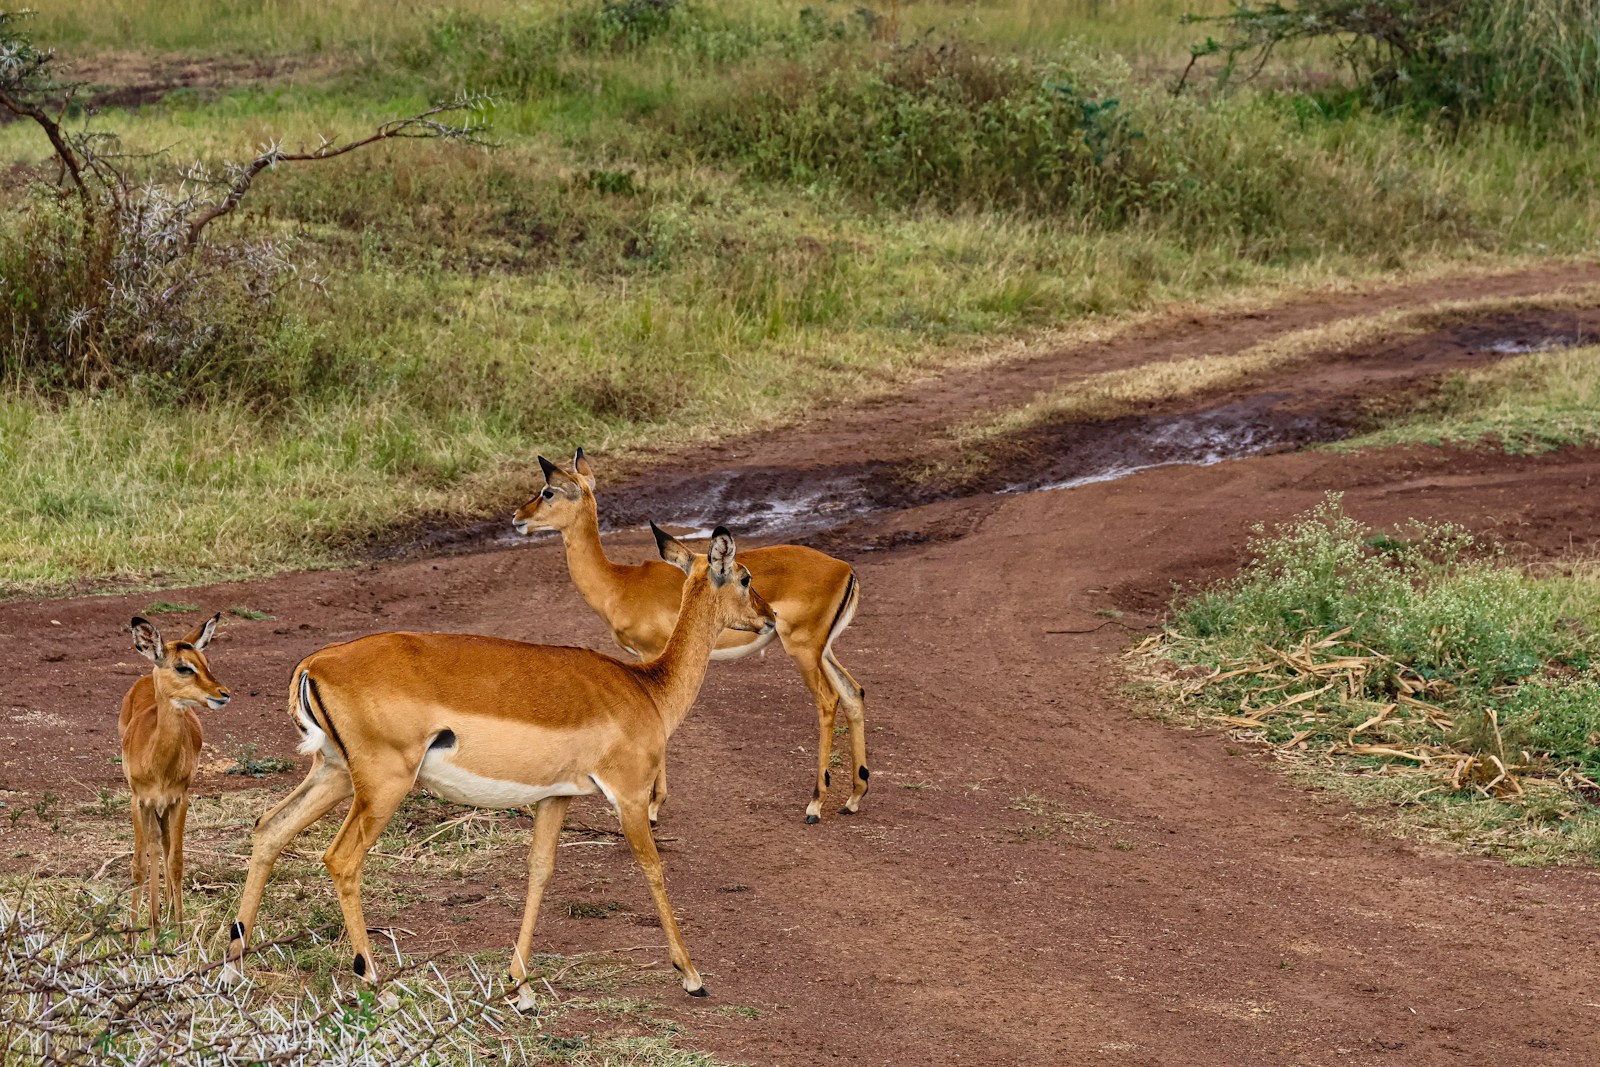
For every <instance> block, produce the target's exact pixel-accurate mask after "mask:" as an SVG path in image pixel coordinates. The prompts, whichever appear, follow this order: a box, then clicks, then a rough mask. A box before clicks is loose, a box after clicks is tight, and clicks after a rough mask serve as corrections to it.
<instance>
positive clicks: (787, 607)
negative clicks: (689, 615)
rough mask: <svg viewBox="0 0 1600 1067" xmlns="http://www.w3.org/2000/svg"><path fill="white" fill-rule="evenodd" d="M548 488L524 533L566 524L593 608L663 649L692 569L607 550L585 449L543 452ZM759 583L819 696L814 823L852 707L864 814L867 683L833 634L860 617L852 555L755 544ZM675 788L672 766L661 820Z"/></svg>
mask: <svg viewBox="0 0 1600 1067" xmlns="http://www.w3.org/2000/svg"><path fill="white" fill-rule="evenodd" d="M539 466H540V468H541V469H542V470H543V471H544V480H545V487H544V488H543V489H542V490H540V492H539V495H538V496H536V497H534V498H533V499H532V500H530V501H528V502H527V503H526V504H524V505H522V507H520V508H518V509H517V513H516V515H515V516H514V517H513V518H512V522H513V523H514V524H515V525H516V528H517V532H518V533H521V534H528V533H531V532H532V531H535V530H558V531H560V533H561V540H562V542H563V543H564V544H565V546H566V550H567V570H568V571H569V572H570V573H571V575H572V582H573V584H574V585H576V586H577V587H578V592H579V593H580V594H582V596H583V599H584V600H586V601H587V602H588V604H589V606H590V607H591V608H593V609H594V610H595V611H596V612H598V613H599V615H600V617H601V618H602V619H604V620H605V621H606V624H607V625H608V626H610V627H611V632H612V633H613V634H614V635H615V636H616V639H617V643H618V644H620V645H621V646H622V647H623V648H624V649H626V650H627V651H629V652H632V653H633V654H634V655H636V656H640V657H641V658H642V657H645V656H653V655H655V654H656V653H657V652H658V651H660V649H661V648H662V646H663V645H664V644H665V643H666V640H667V635H668V634H669V633H671V632H672V623H673V618H674V613H675V612H676V611H677V610H678V588H679V586H681V585H682V584H683V576H682V575H680V574H679V573H678V572H677V571H675V570H673V569H672V568H670V567H664V566H662V565H661V564H659V563H656V562H654V561H650V562H646V563H641V564H639V565H638V566H636V567H630V566H627V565H625V564H621V563H613V562H611V560H609V559H607V558H606V553H605V549H604V548H602V547H601V545H600V518H599V514H598V510H597V508H596V505H595V498H594V485H595V480H594V472H593V470H591V469H590V467H589V461H588V459H587V458H585V456H584V454H583V449H581V448H580V449H578V452H577V454H576V455H575V456H574V457H573V461H572V471H571V472H570V473H569V472H567V471H564V470H562V469H561V468H560V467H557V466H556V465H555V464H554V463H551V462H550V461H549V460H547V459H545V458H544V457H543V456H540V457H539ZM739 559H740V562H742V563H743V564H744V565H745V566H746V567H748V568H750V573H751V575H752V576H753V577H754V580H755V587H756V589H757V590H758V591H760V593H761V595H762V596H763V597H765V598H766V600H767V603H769V604H771V605H772V610H773V611H774V612H776V613H777V616H778V630H777V637H778V640H780V641H782V642H783V650H784V651H785V652H787V653H788V654H789V658H790V659H792V660H794V662H795V665H796V666H798V667H799V668H800V674H801V677H803V678H804V679H805V683H806V688H808V689H810V690H811V696H812V698H813V699H815V701H816V704H817V780H816V784H815V785H814V786H813V787H812V790H811V803H810V804H809V805H807V806H806V822H808V823H814V822H818V821H820V819H821V818H822V799H823V797H824V796H825V795H826V794H827V791H828V787H829V786H830V785H831V784H832V780H831V779H832V776H831V775H830V774H829V773H828V764H829V763H830V761H831V760H832V757H833V722H834V717H835V715H837V713H838V710H839V706H840V705H843V706H844V714H845V719H846V721H847V722H849V724H850V749H851V755H852V756H853V757H854V763H855V773H854V774H853V775H852V776H851V779H850V797H849V799H848V800H846V801H845V802H844V807H842V808H840V809H839V813H840V814H841V815H854V814H855V813H856V811H858V810H859V809H860V807H861V798H862V797H864V796H866V795H867V732H866V721H865V717H866V695H867V693H866V690H864V689H862V688H861V686H860V685H858V684H857V683H856V680H855V678H853V677H851V675H850V672H849V671H847V670H845V669H844V667H843V666H842V665H841V664H840V663H839V658H838V657H837V656H836V655H835V654H834V651H833V642H834V640H835V639H836V638H837V637H838V636H839V635H840V634H841V633H843V632H844V629H845V627H847V626H849V625H850V620H851V619H852V618H854V617H855V613H856V602H857V601H858V600H859V599H860V595H861V593H860V588H861V587H860V585H859V584H858V583H857V581H856V575H855V571H854V570H852V569H851V567H850V564H848V563H846V562H844V561H843V560H839V559H834V558H833V557H832V556H829V555H826V554H824V553H822V552H818V551H817V550H816V549H812V548H806V547H804V546H802V545H769V546H767V547H765V548H753V549H750V550H749V551H747V552H745V553H743V554H742V555H741V556H740V557H739ZM771 640H772V638H771V637H770V636H762V637H753V636H751V635H750V634H746V633H732V632H729V633H724V634H722V635H721V636H720V637H719V638H718V640H717V648H716V651H715V652H713V653H712V654H711V658H712V659H718V660H724V659H739V658H740V657H742V656H748V655H749V654H750V653H752V652H755V651H758V650H760V649H762V648H765V647H766V646H767V644H768V643H769V642H770V641H771ZM666 797H667V779H666V771H665V769H663V770H662V772H661V776H660V778H659V779H658V780H657V782H656V789H655V795H654V797H653V798H652V799H651V802H650V821H651V822H655V821H656V817H657V814H658V812H659V810H660V808H661V804H662V802H663V801H664V800H666Z"/></svg>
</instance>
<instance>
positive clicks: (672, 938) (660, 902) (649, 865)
mask: <svg viewBox="0 0 1600 1067" xmlns="http://www.w3.org/2000/svg"><path fill="white" fill-rule="evenodd" d="M617 816H618V817H619V818H620V819H621V820H622V836H624V837H626V838H627V839H628V845H629V847H630V848H632V849H633V858H634V859H635V860H637V861H638V862H639V868H640V869H641V870H643V871H644V880H645V881H646V882H648V883H649V884H650V895H651V896H652V897H653V898H655V902H656V914H657V915H658V916H659V917H660V919H661V931H662V933H664V934H666V935H667V949H668V951H669V952H671V954H672V969H673V970H675V971H677V972H678V977H679V978H680V979H681V980H682V981H683V989H684V992H686V993H688V994H689V995H690V996H691V997H704V996H708V995H709V994H708V992H707V991H706V984H705V982H703V981H702V980H701V978H700V972H699V971H697V970H695V968H694V963H693V962H692V961H691V960H690V959H689V949H688V947H687V946H685V945H684V943H683V934H682V933H681V932H680V931H679V930H678V920H677V917H676V916H674V915H673V914H672V902H671V901H669V900H668V899H667V882H666V879H665V878H664V877H663V876H662V874H661V856H660V854H659V853H657V852H656V839H655V838H654V837H652V836H651V834H650V820H649V818H648V817H647V815H646V811H645V805H643V804H640V803H637V802H629V803H621V804H618V805H617Z"/></svg>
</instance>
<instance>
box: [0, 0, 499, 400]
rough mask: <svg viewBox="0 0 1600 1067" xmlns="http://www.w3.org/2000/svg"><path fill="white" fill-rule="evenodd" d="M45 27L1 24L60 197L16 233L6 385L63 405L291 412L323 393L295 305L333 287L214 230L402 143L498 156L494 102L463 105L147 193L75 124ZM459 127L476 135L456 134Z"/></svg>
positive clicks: (274, 250) (10, 223) (111, 140)
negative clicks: (190, 405) (201, 396)
mask: <svg viewBox="0 0 1600 1067" xmlns="http://www.w3.org/2000/svg"><path fill="white" fill-rule="evenodd" d="M30 14H31V13H30V12H26V11H23V12H5V11H0V109H3V110H4V111H6V112H9V113H10V114H11V115H12V116H14V117H16V118H18V119H24V120H27V121H29V122H31V123H32V124H33V125H34V126H35V127H36V128H37V129H38V131H39V132H40V133H41V134H43V136H44V139H45V140H46V141H47V142H48V143H49V145H50V147H51V149H52V151H53V153H54V163H55V167H56V171H57V181H56V182H55V184H54V185H51V184H50V183H47V182H45V181H42V180H38V181H35V182H34V183H33V185H32V187H31V190H30V192H29V194H28V195H27V196H26V197H25V198H24V199H23V201H22V203H21V204H19V205H17V206H16V207H15V208H14V209H13V210H12V211H11V212H9V213H8V214H7V215H5V216H4V217H0V383H15V384H17V385H23V386H26V387H29V388H33V389H37V390H42V391H46V392H60V391H64V390H68V389H84V388H91V389H92V388H99V387H105V386H115V385H122V384H128V383H132V382H139V381H146V382H159V383H163V384H164V385H165V386H166V387H167V389H168V391H169V392H170V393H171V394H172V395H176V396H182V395H186V394H188V393H190V392H191V391H198V392H204V391H206V390H207V389H208V387H211V386H225V387H229V388H230V389H232V390H233V391H234V392H236V393H242V394H243V395H245V396H249V397H254V398H258V399H267V398H274V399H281V398H282V397H283V396H284V395H287V394H289V393H292V392H294V391H295V390H296V389H298V388H301V387H303V386H304V385H306V384H307V382H306V381H305V380H304V375H303V374H301V373H297V372H298V371H303V370H304V369H305V368H306V366H307V361H306V360H304V359H295V358H293V356H294V352H293V348H294V344H293V339H294V334H295V332H296V331H295V330H293V329H289V328H288V327H290V325H291V323H290V320H289V317H288V314H287V312H286V311H285V309H284V304H283V301H282V299H281V297H282V295H283V293H284V291H285V289H286V288H287V287H288V286H289V285H290V284H292V283H295V282H299V281H304V282H307V283H309V284H311V285H313V286H315V285H317V284H318V280H317V278H316V277H315V275H313V274H310V273H309V272H308V271H306V270H305V269H304V268H302V266H301V265H299V264H297V263H296V261H295V260H294V258H293V257H292V256H291V255H290V247H291V244H292V242H291V241H290V240H289V239H287V238H283V237H274V236H267V237H263V238H256V239H240V238H235V239H234V240H232V241H227V242H221V241H218V242H213V241H207V240H204V239H203V238H204V234H205V230H206V228H207V227H208V226H210V225H211V224H212V223H214V222H216V221H217V220H218V219H221V218H224V217H226V216H228V215H230V214H232V213H233V212H234V211H235V209H236V208H237V207H238V206H239V204H240V203H241V202H242V201H243V200H244V199H245V197H246V196H247V195H248V194H249V192H250V190H251V188H252V186H253V183H254V182H255V180H256V178H257V177H259V176H260V175H261V174H262V173H263V172H265V171H267V170H271V169H274V168H276V167H277V166H279V165H280V164H283V163H301V162H315V161H319V160H328V159H333V158H335V157H337V156H341V155H344V154H345V153H347V152H351V151H355V150H356V149H359V148H363V147H365V146H367V145H371V144H375V143H377V142H379V141H385V140H391V139H417V138H421V139H445V140H457V141H467V142H470V143H480V144H481V143H483V142H482V141H481V139H480V135H481V133H482V131H483V125H482V123H481V121H480V117H481V113H482V111H483V109H484V107H485V106H486V104H487V100H486V98H484V97H481V96H461V97H457V98H456V99H455V100H454V101H453V102H451V103H446V104H439V105H436V106H434V107H431V108H428V109H426V110H424V111H423V112H421V113H419V114H417V115H413V116H411V117H409V118H402V119H393V120H390V121H388V122H385V123H383V124H381V125H380V126H378V128H377V129H376V130H375V131H373V132H372V133H371V134H369V135H368V136H366V137H363V138H359V139H357V140H353V141H348V142H344V143H336V142H334V141H331V140H329V139H327V138H324V139H323V140H322V143H321V144H320V145H319V146H317V147H316V148H315V149H312V150H309V151H298V152H290V151H286V150H284V148H283V147H282V145H281V144H279V143H277V142H276V141H273V142H271V143H268V144H264V145H262V146H261V148H260V150H259V151H258V153H257V154H256V156H255V157H254V158H253V159H250V160H249V161H247V162H244V163H225V164H223V165H221V166H220V167H219V168H217V169H216V170H213V169H211V168H209V167H207V166H205V165H203V164H201V163H199V162H196V163H195V164H193V165H192V166H190V167H188V168H186V169H184V170H182V171H181V172H180V173H179V174H177V175H176V176H175V177H170V178H164V177H161V176H159V175H157V174H156V173H155V172H156V171H157V170H159V168H158V167H152V166H150V165H149V164H148V163H146V164H144V167H143V169H145V170H146V171H148V172H150V173H149V174H147V175H146V176H144V177H142V178H141V177H139V176H137V175H134V174H133V173H131V172H130V160H128V159H127V158H126V157H123V156H121V155H119V154H118V153H117V143H116V138H115V137H113V136H111V135H108V134H105V133H101V132H97V131H94V130H92V129H90V128H88V127H87V126H84V127H83V128H81V129H78V128H75V129H67V128H64V127H63V126H62V125H61V124H60V121H59V119H58V118H57V117H56V116H61V115H64V114H65V113H66V108H65V107H64V104H63V101H68V100H70V99H71V96H72V94H73V92H74V90H75V88H76V87H75V86H73V85H70V84H67V83H64V82H62V81H60V80H58V79H57V78H56V76H55V73H54V63H55V55H54V53H53V52H51V51H49V50H45V49H40V48H38V47H37V46H36V45H35V44H34V43H33V41H32V39H31V38H30V37H29V35H28V33H27V32H26V26H25V22H26V19H27V18H28V17H29V15H30ZM457 113H465V116H466V117H465V119H464V121H461V122H450V121H445V117H446V116H453V115H455V114H457ZM301 354H302V355H303V351H302V353H301Z"/></svg>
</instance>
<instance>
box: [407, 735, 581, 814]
mask: <svg viewBox="0 0 1600 1067" xmlns="http://www.w3.org/2000/svg"><path fill="white" fill-rule="evenodd" d="M452 754H453V753H452V751H451V750H444V749H441V750H436V751H430V752H429V753H428V754H427V756H425V757H424V758H423V760H422V766H421V767H420V768H418V770H417V784H418V785H420V786H421V787H422V788H424V789H426V790H427V791H428V792H430V793H432V794H433V795H434V796H436V797H438V798H439V799H440V800H448V801H450V802H451V803H452V804H466V805H468V806H470V807H474V808H525V807H527V806H528V805H530V804H537V803H538V802H539V801H541V800H543V799H545V798H546V797H577V796H583V795H584V794H586V793H592V792H594V786H593V785H590V784H588V783H585V784H584V785H581V786H580V785H577V784H575V783H573V782H557V783H555V784H553V785H528V784H527V783H526V782H507V781H503V780H501V779H499V778H485V777H484V776H483V775H481V774H473V773H472V772H471V771H467V770H462V769H461V768H460V767H457V766H456V765H455V764H454V763H451V762H450V759H449V757H450V755H452Z"/></svg>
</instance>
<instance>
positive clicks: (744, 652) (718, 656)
mask: <svg viewBox="0 0 1600 1067" xmlns="http://www.w3.org/2000/svg"><path fill="white" fill-rule="evenodd" d="M777 636H778V631H777V630H768V631H767V632H766V633H764V634H762V635H761V636H760V637H758V638H756V639H755V640H754V641H751V642H750V643H749V644H745V645H736V646H734V647H733V648H714V649H712V650H711V658H712V659H713V660H718V661H722V660H730V659H744V658H745V657H746V656H748V655H750V654H751V653H752V652H760V651H762V650H764V649H765V648H766V647H767V646H768V645H770V644H772V639H773V638H775V637H777Z"/></svg>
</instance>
